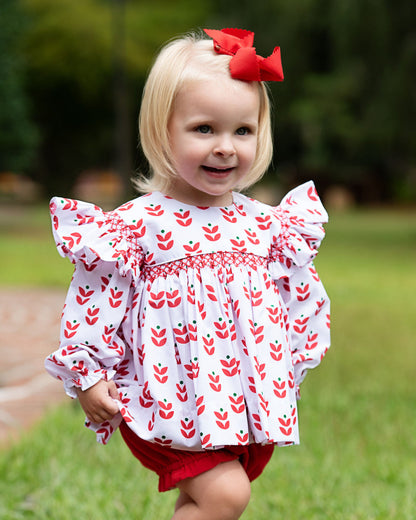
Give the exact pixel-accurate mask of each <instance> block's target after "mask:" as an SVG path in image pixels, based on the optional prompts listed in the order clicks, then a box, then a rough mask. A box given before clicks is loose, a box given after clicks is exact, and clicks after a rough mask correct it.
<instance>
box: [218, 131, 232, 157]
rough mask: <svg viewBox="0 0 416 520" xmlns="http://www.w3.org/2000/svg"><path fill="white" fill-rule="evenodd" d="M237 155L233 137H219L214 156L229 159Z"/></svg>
mask: <svg viewBox="0 0 416 520" xmlns="http://www.w3.org/2000/svg"><path fill="white" fill-rule="evenodd" d="M235 153H236V152H235V147H234V143H233V141H232V139H231V137H229V136H225V135H223V136H219V137H218V140H217V142H216V143H215V147H214V154H215V155H219V156H222V157H229V156H232V155H234V154H235Z"/></svg>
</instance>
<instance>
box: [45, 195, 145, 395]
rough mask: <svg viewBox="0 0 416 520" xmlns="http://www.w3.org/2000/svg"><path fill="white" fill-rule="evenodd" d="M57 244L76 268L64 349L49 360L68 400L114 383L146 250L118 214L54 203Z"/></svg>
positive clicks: (66, 201)
mask: <svg viewBox="0 0 416 520" xmlns="http://www.w3.org/2000/svg"><path fill="white" fill-rule="evenodd" d="M50 207H51V216H52V222H53V233H54V238H55V241H56V244H57V247H58V250H59V252H60V254H61V255H62V256H67V257H69V258H70V260H71V261H72V262H73V263H74V264H75V271H74V275H73V278H72V281H71V284H70V287H69V290H68V293H67V297H66V301H65V306H64V310H63V315H62V322H61V333H60V346H59V349H58V350H56V351H55V352H54V353H52V354H51V355H50V356H49V357H48V358H47V359H46V360H45V367H46V370H47V371H48V372H49V373H50V374H51V375H53V376H55V377H57V378H58V379H61V380H62V381H63V383H64V387H65V390H66V392H67V394H68V395H69V396H71V397H76V391H75V388H76V387H78V388H81V389H82V390H86V389H87V388H89V387H91V386H93V385H94V384H96V383H97V382H98V381H99V380H100V379H104V380H110V379H112V378H113V377H114V375H115V373H116V370H117V365H118V364H119V363H121V362H122V361H123V359H124V357H125V355H126V345H125V341H124V336H123V333H122V327H121V324H122V322H123V320H124V319H125V314H126V309H127V307H128V305H129V304H130V303H131V302H130V299H131V294H132V286H133V283H134V276H135V275H136V274H137V271H138V270H139V268H140V262H141V250H140V247H139V245H138V243H137V237H136V236H135V235H134V230H132V229H131V228H129V226H127V225H126V224H125V223H124V221H123V220H122V219H121V218H120V217H119V216H118V215H117V214H116V213H115V212H111V213H105V212H103V211H102V210H101V209H100V208H98V207H97V206H93V205H92V204H88V203H84V202H79V201H73V200H69V199H58V198H54V199H52V202H51V206H50Z"/></svg>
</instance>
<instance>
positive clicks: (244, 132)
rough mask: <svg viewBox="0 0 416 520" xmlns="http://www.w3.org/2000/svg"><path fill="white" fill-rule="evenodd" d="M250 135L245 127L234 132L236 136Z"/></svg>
mask: <svg viewBox="0 0 416 520" xmlns="http://www.w3.org/2000/svg"><path fill="white" fill-rule="evenodd" d="M249 133H250V129H249V128H247V127H246V126H242V127H241V128H238V129H237V131H236V134H237V135H247V134H249Z"/></svg>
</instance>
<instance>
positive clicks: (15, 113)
mask: <svg viewBox="0 0 416 520" xmlns="http://www.w3.org/2000/svg"><path fill="white" fill-rule="evenodd" d="M0 11H1V16H0V100H1V103H0V172H1V171H14V172H21V171H23V170H24V169H25V168H27V167H28V166H29V164H30V162H31V160H32V159H33V156H34V152H35V148H36V144H37V131H36V128H35V126H34V125H33V123H32V121H31V120H30V115H29V103H28V98H27V96H26V91H25V76H24V68H23V62H22V56H21V53H20V49H19V35H20V34H21V27H22V13H21V12H20V11H19V8H18V5H17V4H16V2H14V1H13V0H1V1H0Z"/></svg>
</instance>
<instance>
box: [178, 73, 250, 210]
mask: <svg viewBox="0 0 416 520" xmlns="http://www.w3.org/2000/svg"><path fill="white" fill-rule="evenodd" d="M259 109H260V99H259V92H258V88H257V85H256V84H253V83H246V82H243V81H238V80H234V79H232V78H231V77H230V78H228V77H227V76H218V77H217V78H213V79H210V80H194V81H188V82H187V83H186V84H185V85H184V86H183V87H182V88H181V89H180V91H179V92H178V95H177V97H176V100H175V104H174V106H173V113H172V116H171V118H170V121H169V126H168V130H169V136H170V146H171V150H172V153H173V163H174V166H175V169H176V176H175V177H174V178H173V183H172V188H171V191H170V192H169V193H168V195H170V196H172V197H174V198H176V199H177V200H180V201H182V202H184V203H187V204H193V205H196V206H227V205H229V204H231V203H232V194H231V190H232V189H233V188H235V187H236V186H237V185H238V183H239V182H240V181H241V179H243V177H244V176H245V175H246V174H247V173H248V172H249V171H250V169H251V167H252V165H253V162H254V159H255V156H256V150H257V132H258V119H259Z"/></svg>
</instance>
